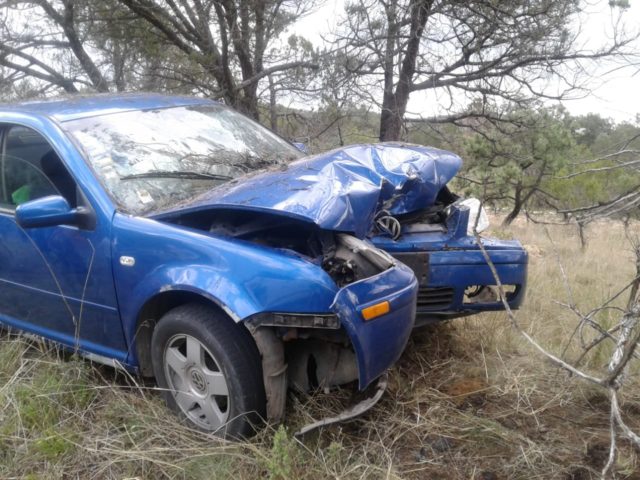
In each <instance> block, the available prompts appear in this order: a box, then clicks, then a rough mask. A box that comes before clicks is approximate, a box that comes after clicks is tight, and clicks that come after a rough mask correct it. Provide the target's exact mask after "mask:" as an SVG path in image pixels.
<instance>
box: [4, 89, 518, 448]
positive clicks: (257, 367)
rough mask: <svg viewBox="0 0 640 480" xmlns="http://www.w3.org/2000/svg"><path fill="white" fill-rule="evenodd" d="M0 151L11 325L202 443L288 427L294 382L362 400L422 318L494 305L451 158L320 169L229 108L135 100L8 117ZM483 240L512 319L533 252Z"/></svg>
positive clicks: (336, 154) (77, 101)
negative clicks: (140, 396)
mask: <svg viewBox="0 0 640 480" xmlns="http://www.w3.org/2000/svg"><path fill="white" fill-rule="evenodd" d="M0 153H1V155H0V322H1V323H2V324H4V325H6V326H10V327H12V328H17V329H20V330H24V331H26V332H30V333H32V334H35V335H38V336H42V337H45V338H47V339H51V340H53V341H55V342H58V343H59V344H62V345H63V346H65V347H66V348H68V349H72V350H74V351H77V352H78V353H80V354H82V355H85V356H87V357H89V358H91V359H93V360H95V361H98V362H103V363H107V364H110V365H114V366H116V367H121V368H125V369H127V370H130V371H133V372H136V373H139V374H140V375H143V376H148V377H155V380H156V382H157V384H158V386H159V388H160V389H161V390H162V392H163V395H164V397H165V399H166V402H167V404H168V405H169V407H170V408H172V409H173V410H174V411H176V412H177V414H178V415H180V416H181V417H182V418H184V419H185V420H186V421H187V422H189V423H190V424H191V425H193V426H195V427H197V428H200V429H202V430H205V431H212V432H215V433H217V434H219V435H223V436H228V437H232V438H235V437H242V436H245V435H248V434H250V433H251V432H252V431H253V428H254V427H255V426H256V425H258V424H259V423H260V421H261V420H262V419H268V420H273V421H279V420H281V419H282V417H283V415H284V409H285V399H286V392H287V389H288V388H289V387H293V388H297V389H300V390H309V389H313V388H317V387H330V386H332V385H338V384H344V383H348V382H355V383H356V384H357V385H358V387H359V388H360V389H365V388H367V387H368V386H369V385H370V384H372V383H373V382H374V381H375V380H376V379H378V378H379V377H380V376H381V375H382V374H383V373H384V372H385V371H386V370H387V369H388V368H389V367H390V366H391V365H393V363H394V362H395V361H396V360H397V359H398V358H399V356H400V354H401V353H402V351H403V349H404V347H405V345H406V342H407V340H408V338H409V336H410V334H411V331H412V329H413V328H414V327H415V325H416V323H415V319H416V311H418V312H420V315H419V318H426V319H427V321H432V320H433V319H436V320H437V319H442V318H447V317H451V316H456V315H464V314H467V313H470V312H475V311H479V310H482V309H492V308H499V304H498V303H497V302H496V301H495V298H493V299H492V300H491V301H481V302H477V301H468V300H469V299H473V298H475V297H476V296H479V294H478V293H477V292H476V290H480V291H482V290H483V289H487V288H489V286H490V285H493V284H494V283H495V282H493V279H492V277H490V276H489V275H490V274H488V266H487V265H486V264H485V263H483V261H482V257H481V255H480V252H479V250H478V249H477V247H475V246H474V245H475V244H474V242H473V240H472V239H471V238H470V237H469V235H467V229H468V226H469V224H470V218H471V217H473V218H480V214H481V210H480V209H479V208H475V210H474V208H472V207H473V206H472V207H469V206H465V205H464V204H463V202H462V201H460V200H458V199H456V198H455V197H454V196H453V195H451V194H449V193H448V190H446V183H447V182H448V181H449V180H450V179H451V178H452V177H453V176H454V175H455V173H456V172H457V170H458V168H459V167H460V159H459V158H458V157H457V156H455V155H453V154H451V153H448V152H444V151H441V150H436V149H432V148H428V147H420V146H412V145H402V144H380V145H368V146H367V145H361V146H353V147H347V148H343V149H338V150H334V151H332V152H328V153H325V154H321V155H316V156H306V155H304V154H303V153H302V152H301V151H300V150H298V149H297V148H295V147H294V146H293V145H291V144H289V143H288V142H286V141H285V140H283V139H281V138H280V137H278V136H277V135H275V134H273V133H272V132H270V131H269V130H267V129H265V128H263V127H262V126H260V125H259V124H257V123H255V122H254V121H252V120H250V119H248V118H246V117H244V116H242V115H240V114H238V113H237V112H235V111H234V110H232V109H230V108H228V107H226V106H224V105H221V104H219V103H216V102H213V101H209V100H205V99H198V98H191V97H178V96H163V95H155V94H139V95H107V96H90V97H73V98H70V99H68V100H56V101H47V102H34V103H22V104H17V105H9V106H4V107H0ZM485 245H486V247H487V249H488V250H489V252H490V254H491V255H492V258H493V259H494V262H495V263H496V266H497V267H498V271H499V274H500V276H501V277H503V275H504V277H503V278H502V280H503V283H505V284H508V285H512V286H513V291H512V293H510V295H511V297H510V302H512V303H513V306H514V307H517V305H518V304H519V302H520V301H521V299H522V295H523V293H524V286H525V277H526V254H525V253H524V251H523V249H522V248H521V247H520V245H519V244H517V242H499V241H495V240H485ZM385 250H386V251H385ZM387 252H389V253H387ZM405 264H406V265H405ZM474 289H475V290H474ZM445 290H447V292H446V294H445V292H444V291H445ZM472 290H473V291H472ZM436 298H437V299H438V302H435V301H434V299H436Z"/></svg>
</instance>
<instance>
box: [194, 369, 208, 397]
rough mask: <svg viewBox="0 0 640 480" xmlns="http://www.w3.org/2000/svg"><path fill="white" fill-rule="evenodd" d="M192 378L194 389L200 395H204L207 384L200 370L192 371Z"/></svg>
mask: <svg viewBox="0 0 640 480" xmlns="http://www.w3.org/2000/svg"><path fill="white" fill-rule="evenodd" d="M190 377H191V385H192V386H193V389H194V390H195V391H196V392H198V393H204V392H205V391H206V389H207V383H206V381H205V379H204V375H203V374H202V373H201V372H200V371H198V370H191V375H190Z"/></svg>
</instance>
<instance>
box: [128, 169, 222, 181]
mask: <svg viewBox="0 0 640 480" xmlns="http://www.w3.org/2000/svg"><path fill="white" fill-rule="evenodd" d="M136 178H189V179H193V178H205V179H209V180H233V177H230V176H229V175H217V174H214V173H202V172H189V171H181V170H175V171H172V170H166V171H162V170H160V171H157V172H145V173H135V174H132V175H125V176H124V177H120V180H133V179H136Z"/></svg>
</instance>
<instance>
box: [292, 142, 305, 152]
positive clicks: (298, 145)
mask: <svg viewBox="0 0 640 480" xmlns="http://www.w3.org/2000/svg"><path fill="white" fill-rule="evenodd" d="M291 144H292V145H293V146H294V147H296V148H297V149H298V150H300V151H301V152H302V153H307V154H308V153H309V149H308V148H307V145H306V144H305V143H302V142H291Z"/></svg>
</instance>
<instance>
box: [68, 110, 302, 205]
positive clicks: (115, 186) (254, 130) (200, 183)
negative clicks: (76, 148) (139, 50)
mask: <svg viewBox="0 0 640 480" xmlns="http://www.w3.org/2000/svg"><path fill="white" fill-rule="evenodd" d="M65 128H66V130H67V131H69V132H70V133H71V134H72V135H73V136H74V137H75V138H76V139H77V140H78V142H79V143H80V144H81V145H82V147H83V148H84V150H85V152H86V153H87V156H88V160H89V161H90V163H91V165H92V166H93V168H94V170H95V171H96V173H97V174H98V177H99V178H100V180H101V181H102V184H103V185H104V186H105V187H106V188H107V190H108V191H109V192H110V193H111V196H112V197H113V198H114V199H115V201H116V202H117V203H118V205H119V207H120V208H121V209H122V210H124V211H126V212H127V213H131V214H134V215H144V214H148V213H151V212H155V211H158V210H162V209H165V208H168V207H171V206H174V205H176V204H177V203H182V202H186V201H189V200H190V199H193V198H195V197H197V196H198V195H200V194H201V193H204V192H205V191H207V190H210V189H211V188H213V187H215V186H216V185H219V184H221V183H224V182H226V181H229V180H231V179H234V178H236V177H239V176H241V175H244V174H246V173H248V172H250V171H254V170H256V169H260V168H265V167H268V166H269V165H274V164H278V163H288V162H289V161H291V160H293V159H296V158H299V157H300V156H301V155H302V154H301V153H300V152H299V151H298V150H297V149H296V148H295V147H293V146H292V145H290V144H289V143H287V142H286V141H285V140H283V139H282V138H280V137H278V136H277V135H275V134H273V133H272V132H270V131H269V130H267V129H266V128H264V127H262V126H261V125H259V124H258V123H256V122H254V121H252V120H250V119H248V118H247V117H244V116H243V115H240V114H239V113H237V112H234V111H233V110H230V109H228V108H227V107H225V106H224V105H207V106H202V105H198V106H189V107H175V108H167V109H160V110H146V111H131V112H122V113H115V114H110V115H103V116H97V117H90V118H83V119H79V120H73V121H70V122H67V123H66V124H65Z"/></svg>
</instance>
